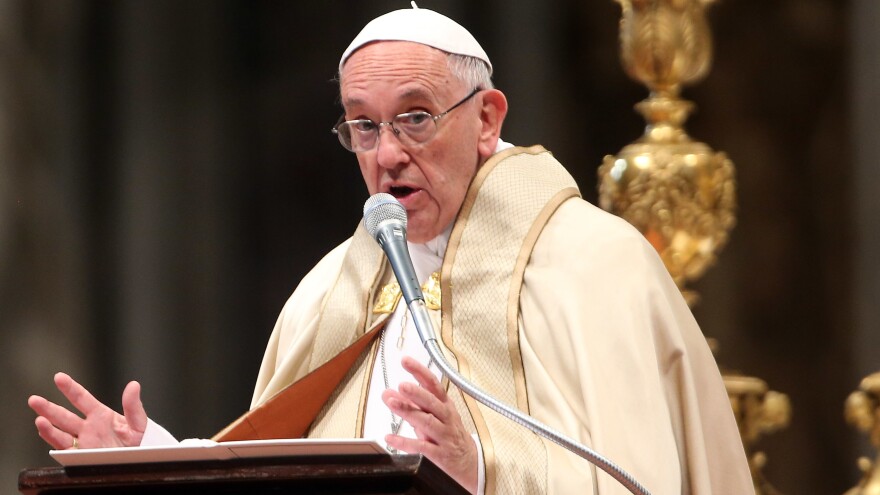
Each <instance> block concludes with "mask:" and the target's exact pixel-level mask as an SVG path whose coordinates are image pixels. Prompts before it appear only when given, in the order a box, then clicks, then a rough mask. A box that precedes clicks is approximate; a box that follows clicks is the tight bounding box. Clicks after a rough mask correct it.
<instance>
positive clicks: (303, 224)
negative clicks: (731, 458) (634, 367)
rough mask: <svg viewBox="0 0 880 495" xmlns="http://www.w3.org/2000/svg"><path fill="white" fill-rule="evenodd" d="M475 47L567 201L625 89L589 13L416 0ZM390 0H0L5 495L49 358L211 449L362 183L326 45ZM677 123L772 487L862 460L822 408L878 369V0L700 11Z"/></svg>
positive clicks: (728, 3) (598, 10) (714, 313)
mask: <svg viewBox="0 0 880 495" xmlns="http://www.w3.org/2000/svg"><path fill="white" fill-rule="evenodd" d="M419 3H420V6H421V7H424V8H431V9H434V10H437V11H439V12H442V13H444V14H447V15H449V16H450V17H452V18H454V19H456V20H458V21H459V22H460V23H462V24H463V25H464V26H466V27H468V28H469V29H470V30H471V31H472V32H473V33H474V34H475V35H476V37H477V38H478V39H479V40H481V42H482V43H483V46H484V48H485V49H486V51H487V52H488V53H489V55H490V57H491V58H492V60H493V63H494V64H495V67H496V72H495V80H496V84H497V86H498V87H499V88H501V89H502V90H503V91H505V92H506V94H507V95H508V98H509V100H510V107H511V111H510V114H509V116H508V120H507V123H506V125H505V131H504V133H503V137H504V138H505V139H506V140H507V141H511V142H513V143H516V144H521V145H531V144H537V143H540V144H543V145H545V146H546V147H547V148H549V149H551V150H552V151H553V152H554V153H555V155H556V156H557V157H558V158H559V159H560V160H561V161H562V162H563V163H564V164H565V165H566V166H567V167H568V169H569V171H570V172H571V173H572V174H573V175H574V176H575V178H576V179H577V180H578V182H579V184H580V186H581V189H582V191H583V193H584V195H585V197H587V198H588V199H590V200H591V201H595V199H596V169H597V167H598V165H599V164H600V163H601V161H602V158H603V156H604V155H606V154H609V153H616V152H617V151H619V150H620V148H622V147H623V146H625V145H626V144H627V143H629V142H631V141H632V140H634V139H636V138H637V137H638V136H639V135H640V133H641V131H642V128H643V125H644V123H643V121H642V119H641V117H639V116H638V115H637V114H636V113H635V112H634V111H633V110H632V106H633V104H635V103H636V102H637V101H639V100H641V99H642V98H644V97H645V96H646V90H645V89H644V88H642V87H641V86H640V85H639V84H637V83H635V82H632V81H630V80H629V79H628V78H627V77H626V75H625V74H624V72H623V69H622V68H621V66H620V63H619V56H618V30H617V28H618V20H619V16H620V7H619V5H617V4H615V3H614V2H613V1H612V0H541V1H538V0H504V1H502V0H467V1H465V0H421V2H419ZM407 7H409V2H407V1H403V0H394V1H389V0H383V1H378V0H377V1H361V2H352V1H350V0H331V1H322V2H299V1H297V2H294V1H250V0H237V1H236V0H216V1H215V0H201V1H200V0H152V1H149V2H147V1H134V0H112V1H111V0H76V1H74V0H0V376H2V380H0V418H2V421H3V424H4V426H5V431H4V434H3V441H2V442H0V486H2V487H3V488H0V490H2V491H4V492H7V493H11V492H13V491H14V490H15V488H14V486H15V483H16V477H17V473H18V471H19V470H20V469H22V468H25V467H31V466H40V465H52V464H54V461H53V460H52V459H51V458H50V457H49V456H48V454H47V450H48V448H47V446H46V445H45V444H43V443H42V442H41V441H40V440H39V438H38V437H37V435H36V431H35V428H34V427H33V414H32V412H31V411H30V410H29V409H28V408H27V406H26V399H27V396H28V395H29V394H31V393H41V394H47V395H48V396H49V397H51V398H53V399H56V400H59V401H60V400H62V399H61V398H60V396H59V394H58V393H57V392H55V391H54V388H53V384H52V375H53V373H54V372H56V371H59V370H64V371H68V372H70V373H71V374H72V375H73V376H74V377H76V378H77V379H79V380H80V381H81V382H82V383H83V384H85V385H86V386H87V387H88V388H90V389H91V390H92V391H94V392H95V394H96V395H97V396H98V397H99V398H101V399H102V400H104V401H106V402H107V403H108V404H110V405H112V406H113V407H115V408H119V397H120V393H121V390H122V388H123V386H124V384H125V383H126V382H127V381H128V380H131V379H138V380H140V381H141V383H142V384H143V388H144V401H145V403H146V405H147V408H148V412H149V413H150V415H151V417H153V418H154V419H156V420H157V421H158V422H159V423H161V424H163V425H165V426H167V427H168V428H169V429H170V430H171V431H173V432H175V433H176V434H177V435H178V436H179V437H181V438H183V437H207V436H210V435H211V434H213V433H214V432H216V431H217V430H219V429H220V428H221V427H222V426H224V425H225V424H226V423H228V422H229V421H231V420H232V419H234V418H235V417H236V416H238V415H239V414H240V413H241V412H243V411H244V410H245V409H246V408H247V407H248V404H249V402H250V396H251V390H252V385H253V383H254V381H255V378H256V373H257V369H258V367H259V364H260V360H261V356H262V351H263V348H264V345H265V343H266V340H267V338H268V336H269V333H270V331H271V329H272V326H273V324H274V321H275V317H276V315H277V313H278V311H279V310H280V308H281V306H282V305H283V303H284V301H285V300H286V299H287V297H288V296H289V294H290V293H291V291H292V290H293V289H294V287H295V286H296V284H297V282H298V281H299V279H300V278H301V277H302V276H303V275H304V274H305V272H306V271H307V270H308V269H309V268H310V267H311V266H312V265H313V264H314V263H315V262H316V261H317V260H319V259H320V257H321V256H322V254H323V253H325V252H326V251H328V250H329V249H330V248H331V247H333V246H335V245H336V244H338V243H339V242H341V241H342V240H344V239H345V238H346V237H347V236H348V235H349V234H350V233H351V232H352V231H353V229H354V227H355V226H356V224H357V222H358V221H359V219H360V208H361V206H362V204H363V201H364V200H365V199H366V196H367V193H366V189H365V187H364V186H363V185H362V182H361V179H360V175H359V172H358V169H357V167H356V162H355V159H354V157H353V156H352V155H351V154H350V153H348V152H347V151H345V150H343V149H342V148H341V147H340V146H339V145H338V143H337V142H336V140H335V138H334V136H332V135H331V134H330V132H329V129H330V127H331V126H332V124H333V123H334V122H335V120H336V119H337V117H338V115H339V114H340V113H341V108H340V106H339V104H338V99H337V88H336V86H335V83H334V77H335V71H336V67H337V64H338V57H339V55H340V54H341V53H342V51H343V49H344V48H345V47H346V46H347V45H348V43H349V41H350V40H351V39H352V38H353V37H354V35H355V34H356V33H357V31H358V30H359V29H360V28H361V27H362V26H363V25H364V24H365V23H366V22H367V21H369V20H370V19H372V18H373V17H376V16H377V15H379V14H382V13H385V12H387V11H390V10H393V9H395V8H407ZM709 18H710V23H711V26H712V28H713V31H714V37H715V53H716V57H715V63H714V68H713V70H712V72H711V73H710V75H709V76H708V78H707V79H706V80H705V81H703V82H702V83H700V84H698V85H696V86H694V87H692V88H688V89H687V90H686V91H685V96H686V97H687V98H689V99H691V100H693V101H695V102H696V103H697V105H698V107H699V110H698V112H697V113H696V114H695V115H694V116H693V117H692V118H691V119H690V121H689V122H688V129H689V131H690V133H691V135H693V136H694V137H695V138H698V139H700V140H702V141H704V142H706V143H708V144H709V145H711V146H713V147H714V148H715V149H717V150H723V151H725V152H727V153H728V154H729V155H730V156H731V158H732V159H733V160H734V162H735V163H736V165H737V169H738V171H737V173H738V181H739V191H738V192H739V203H740V207H739V212H738V225H737V227H736V228H735V230H734V231H733V233H732V237H731V242H730V244H729V245H728V246H727V248H726V249H725V251H724V252H723V253H722V254H721V256H720V261H719V263H718V265H717V266H715V267H714V268H713V269H711V270H710V271H709V272H708V274H707V275H706V276H705V277H704V279H703V280H701V281H700V282H699V283H698V284H696V289H697V290H698V291H699V292H700V293H701V295H702V302H701V303H700V305H699V306H698V307H696V308H695V313H696V315H697V319H698V320H699V321H700V323H701V326H702V327H703V329H704V332H705V333H706V334H707V335H709V336H711V337H715V338H717V339H718V340H719V341H720V343H721V349H720V352H719V354H718V357H719V361H720V363H721V364H722V365H723V366H725V367H727V368H732V369H738V370H741V371H743V372H745V373H747V374H750V375H754V376H757V377H760V378H762V379H764V380H766V381H767V382H768V383H769V385H770V386H771V388H773V389H775V390H778V391H781V392H784V393H786V394H788V395H789V397H790V398H791V401H792V404H793V408H794V416H793V421H792V424H791V426H789V428H787V429H786V430H784V431H781V432H779V433H776V434H774V435H772V436H769V437H767V438H766V439H765V441H764V442H763V444H762V448H763V449H764V450H765V451H766V452H767V453H768V455H769V459H770V461H769V465H768V466H767V468H766V474H767V476H768V478H769V479H770V480H771V481H772V482H773V483H774V484H775V485H776V486H777V487H778V488H779V489H781V490H782V491H783V492H785V493H789V494H812V493H816V494H825V493H842V492H843V491H844V490H846V489H847V488H848V487H850V486H853V485H854V484H855V483H856V481H857V479H858V471H857V469H856V463H855V461H856V458H857V457H858V456H859V455H866V454H870V453H871V449H870V448H869V446H868V444H867V442H865V441H863V440H860V435H859V434H857V433H856V432H855V431H854V430H853V429H852V428H851V427H849V426H847V425H846V424H845V422H844V419H843V404H844V400H845V398H846V396H847V394H848V393H849V392H851V391H852V390H855V388H856V387H857V386H858V382H859V380H860V379H861V377H862V376H864V375H866V374H868V373H869V372H873V371H877V370H880V353H878V350H880V342H878V341H880V332H878V330H880V304H878V302H877V295H878V294H880V261H878V259H877V255H878V254H880V225H878V222H877V221H876V220H875V218H874V216H875V215H876V214H877V213H878V212H880V187H878V186H880V171H878V165H877V163H876V157H877V156H878V155H880V132H878V131H880V125H878V122H877V117H876V116H877V115H878V113H880V96H878V94H880V82H878V81H880V55H878V54H880V32H878V30H877V29H876V26H877V25H878V24H880V2H877V1H876V0H849V1H843V0H720V1H718V2H716V3H715V4H714V5H712V6H711V7H710V9H709Z"/></svg>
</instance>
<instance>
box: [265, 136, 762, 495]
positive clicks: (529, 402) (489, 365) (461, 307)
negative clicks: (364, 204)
mask: <svg viewBox="0 0 880 495" xmlns="http://www.w3.org/2000/svg"><path fill="white" fill-rule="evenodd" d="M573 187H574V181H573V180H571V178H570V176H568V174H566V173H565V172H564V170H563V169H562V167H561V166H560V165H559V164H558V163H557V162H556V161H555V160H554V159H553V158H552V156H551V155H550V154H549V153H548V152H546V151H545V150H543V149H541V148H540V147H534V148H528V149H524V148H515V149H512V150H507V151H504V152H502V153H498V154H496V155H495V156H493V157H492V158H491V159H490V160H489V161H488V162H487V163H486V164H485V165H484V167H483V169H481V170H480V171H479V173H478V176H477V178H475V180H474V183H473V184H472V186H471V190H470V191H469V192H468V196H467V198H466V200H465V205H464V206H463V207H462V211H461V212H460V214H459V218H458V219H457V220H456V224H455V226H454V227H453V231H452V234H451V236H450V241H449V248H448V250H447V252H446V256H445V257H444V260H443V269H442V272H441V286H442V292H443V294H442V318H441V321H436V322H435V323H436V324H437V325H438V326H437V328H440V329H442V332H441V333H442V340H443V342H442V344H443V345H444V346H445V349H444V350H445V351H446V353H447V355H449V356H450V358H453V364H456V365H457V366H458V368H459V370H460V371H461V372H462V373H464V374H465V375H466V376H469V377H470V378H471V379H472V381H474V382H476V383H477V384H478V385H479V386H481V387H484V388H487V389H488V390H489V391H490V392H491V393H493V394H495V395H497V396H499V397H500V398H501V399H502V400H504V401H506V402H508V403H510V404H515V405H516V406H517V407H519V408H520V409H523V410H525V411H527V412H528V413H530V414H531V415H532V416H534V417H535V418H536V419H538V420H539V421H542V422H544V423H546V424H548V425H549V426H551V427H552V428H554V429H557V430H559V431H562V432H564V433H566V434H567V435H569V436H571V437H574V438H576V439H577V440H578V441H580V442H582V443H585V444H587V445H589V446H591V447H592V448H594V449H596V450H597V451H598V452H600V453H602V454H603V455H605V456H607V457H608V458H610V459H611V460H613V461H614V462H616V463H618V464H620V465H621V466H622V467H623V468H624V469H625V470H627V471H628V472H629V473H631V474H632V475H634V476H635V477H636V478H637V479H638V480H639V481H640V482H641V483H642V484H644V485H645V486H646V487H647V488H648V489H649V490H650V491H651V492H652V493H654V494H658V495H665V494H679V493H694V494H709V493H715V494H728V493H729V494H736V495H740V494H748V493H753V489H752V485H751V479H750V477H749V472H748V467H747V464H746V460H745V455H744V453H743V449H742V445H741V443H740V440H739V434H738V432H737V429H736V424H735V422H734V419H733V415H732V412H731V409H730V405H729V402H728V399H727V396H726V392H725V390H724V387H723V385H722V383H721V378H720V375H719V373H718V370H717V367H716V365H715V362H714V359H713V358H712V356H711V353H710V352H709V350H708V347H707V346H706V342H705V339H704V338H703V335H702V333H701V332H700V330H699V328H698V327H697V325H696V322H695V321H694V320H693V317H692V315H691V313H690V311H689V310H688V308H687V306H686V305H685V304H684V301H683V300H682V299H681V296H680V294H679V292H678V289H677V288H676V287H675V284H674V283H673V282H672V280H671V279H670V278H669V275H668V273H667V272H666V269H665V267H664V266H663V264H662V263H661V262H660V260H659V257H658V256H657V254H656V252H655V251H654V250H653V248H651V246H650V245H649V244H648V243H647V242H646V241H645V240H644V238H643V237H642V236H641V235H640V234H639V233H638V232H637V231H636V230H635V229H633V228H632V227H631V226H630V225H629V224H627V223H626V222H625V221H623V220H621V219H619V218H617V217H615V216H612V215H610V214H607V213H605V212H603V211H601V210H599V209H598V208H595V207H594V206H592V205H590V204H589V203H586V202H585V201H583V200H581V199H580V198H579V197H576V190H574V189H573ZM507 230H510V231H515V232H519V233H521V234H522V235H523V237H522V238H521V239H520V241H519V244H516V243H514V242H509V238H508V236H507V232H506V231H507ZM385 265H386V263H385V262H384V257H383V255H382V253H381V250H379V248H378V246H377V245H376V244H375V242H374V241H373V240H372V239H371V238H370V237H369V235H368V234H366V233H365V232H363V229H362V228H358V230H357V232H356V233H355V235H354V236H353V238H352V239H350V240H349V241H346V242H345V243H343V244H342V245H340V246H339V247H337V248H336V249H334V250H333V251H332V252H330V253H329V254H328V255H327V256H326V257H325V258H324V259H323V260H322V261H321V262H320V263H319V264H318V265H317V266H316V267H315V268H314V269H313V270H312V271H311V272H310V273H309V274H308V275H307V276H306V277H305V278H304V279H303V281H302V282H301V283H300V285H299V287H298V288H297V290H296V291H295V292H294V294H293V295H292V296H291V298H290V300H289V301H288V303H287V304H286V305H285V307H284V309H283V311H282V312H281V315H280V316H279V319H278V323H277V324H276V327H275V330H274V331H273V334H272V337H271V339H270V342H269V345H268V348H267V351H266V355H265V357H264V361H263V365H262V368H261V371H260V375H259V378H258V381H257V387H256V390H255V393H254V401H253V405H256V404H259V403H260V402H261V401H263V400H265V399H266V398H268V397H270V396H271V395H273V394H274V393H276V392H277V391H278V390H280V389H281V388H283V387H284V386H286V385H287V384H289V383H291V382H292V381H294V380H296V379H298V378H299V377H301V376H302V375H304V374H305V373H307V372H308V371H310V370H311V369H314V368H315V367H317V366H319V365H320V364H321V363H323V362H324V361H326V359H329V357H331V356H332V355H333V352H334V350H338V349H341V348H342V347H344V346H345V345H347V344H348V343H349V342H350V341H352V340H353V339H354V338H356V337H357V336H358V335H361V334H363V332H364V331H365V330H366V329H368V328H370V327H372V326H374V325H381V324H384V322H385V320H386V319H387V315H378V316H376V315H373V314H372V312H371V310H372V303H373V301H375V298H376V294H377V292H378V291H379V290H380V289H381V287H383V286H384V285H385V284H387V283H388V282H389V281H390V279H391V274H390V270H387V269H386V266H385ZM496 282H497V283H496ZM492 287H494V289H493V288H492ZM492 291H495V293H494V294H492V293H490V292H492ZM487 301H493V302H492V303H491V304H488V303H487ZM389 335H396V334H395V333H391V334H389ZM395 340H396V338H392V339H390V340H389V341H388V342H386V344H394V342H395ZM375 357H376V348H375V346H374V348H373V349H372V351H371V352H369V353H367V354H366V355H365V356H363V357H362V359H361V361H360V362H359V363H358V364H357V365H356V366H355V367H354V368H353V369H352V371H351V372H350V373H349V376H348V377H347V378H346V379H345V380H344V381H343V384H342V385H340V387H339V388H338V389H337V391H336V392H334V395H333V396H332V397H331V399H330V401H329V402H328V405H327V406H325V408H324V410H323V411H322V413H321V414H320V415H319V418H318V420H316V422H315V424H314V425H313V428H312V431H311V432H310V435H311V436H337V437H357V436H361V433H362V432H363V427H364V425H363V418H364V410H363V406H364V402H365V397H366V393H367V389H368V383H369V378H370V376H369V375H370V373H369V370H372V369H373V360H374V359H375ZM450 396H451V397H454V398H457V400H458V402H459V403H458V404H457V405H458V409H459V412H460V413H461V415H462V419H463V422H464V423H465V425H466V428H469V429H471V430H472V431H476V432H478V434H479V438H480V442H481V445H482V448H483V456H484V459H485V463H486V493H487V494H495V493H498V494H502V493H503V494H507V493H523V494H531V493H557V494H568V493H600V494H602V495H608V494H623V493H627V492H626V490H625V489H624V488H622V487H621V486H619V485H618V484H617V483H616V482H615V481H614V480H613V479H611V478H610V477H609V476H607V475H605V474H604V473H602V472H599V473H596V472H595V469H594V468H592V466H590V465H589V463H587V462H586V461H584V460H583V459H581V458H579V457H577V456H575V455H574V454H571V453H569V452H567V451H565V450H564V449H562V448H561V447H558V446H556V445H555V444H553V443H550V442H546V441H544V440H542V439H540V438H538V437H536V436H535V435H533V434H531V433H529V432H528V431H526V430H525V429H522V428H520V427H519V426H515V425H512V424H511V423H509V422H507V420H504V419H502V418H500V416H498V415H497V414H495V413H494V412H491V411H488V410H485V409H484V408H483V407H482V406H478V405H476V404H475V403H473V401H472V400H470V399H469V398H467V399H464V400H462V398H461V394H460V393H457V391H455V390H454V388H453V389H451V390H450ZM386 412H387V410H386ZM389 419H390V416H389Z"/></svg>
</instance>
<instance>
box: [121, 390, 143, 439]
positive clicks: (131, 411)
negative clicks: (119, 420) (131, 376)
mask: <svg viewBox="0 0 880 495" xmlns="http://www.w3.org/2000/svg"><path fill="white" fill-rule="evenodd" d="M122 414H123V415H125V421H126V422H127V423H128V426H129V428H131V429H132V430H133V431H135V432H138V433H143V432H144V430H146V429H147V411H146V410H145V409H144V404H143V402H141V384H140V383H138V382H129V383H128V385H126V386H125V390H123V391H122Z"/></svg>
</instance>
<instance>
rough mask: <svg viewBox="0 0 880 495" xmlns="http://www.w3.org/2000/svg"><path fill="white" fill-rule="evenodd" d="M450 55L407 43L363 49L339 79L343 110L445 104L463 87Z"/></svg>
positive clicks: (378, 43) (349, 61) (375, 44)
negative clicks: (379, 101) (386, 102)
mask: <svg viewBox="0 0 880 495" xmlns="http://www.w3.org/2000/svg"><path fill="white" fill-rule="evenodd" d="M447 57H448V55H447V54H446V53H443V52H442V51H440V50H437V49H435V48H431V47H428V46H425V45H421V44H418V43H411V42H406V41H378V42H374V43H370V44H369V45H366V46H364V47H361V49H359V50H358V51H357V52H356V53H354V54H353V55H352V56H351V57H350V58H349V59H348V60H347V61H346V63H345V65H344V66H343V68H342V73H341V74H340V78H339V89H340V96H341V98H342V105H343V107H345V108H347V109H350V108H351V107H353V106H357V105H359V104H363V103H365V102H366V101H369V100H371V99H373V97H375V96H376V95H377V92H378V93H379V94H381V95H382V98H394V99H397V100H399V101H408V100H413V99H420V98H422V99H428V100H442V99H445V98H446V97H447V96H448V93H449V92H450V91H452V92H457V91H458V90H459V89H460V88H459V86H461V85H463V84H464V83H463V82H462V81H460V80H459V79H458V78H456V77H455V76H454V75H453V73H452V72H451V71H450V68H449V65H448V62H447Z"/></svg>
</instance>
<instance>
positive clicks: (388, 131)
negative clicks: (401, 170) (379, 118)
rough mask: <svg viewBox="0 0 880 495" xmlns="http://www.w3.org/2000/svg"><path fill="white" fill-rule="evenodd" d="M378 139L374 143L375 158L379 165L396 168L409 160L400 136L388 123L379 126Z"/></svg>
mask: <svg viewBox="0 0 880 495" xmlns="http://www.w3.org/2000/svg"><path fill="white" fill-rule="evenodd" d="M377 139H378V140H379V142H378V143H376V160H377V161H378V163H379V166H380V167H383V168H388V169H392V168H396V167H398V166H399V165H400V164H402V163H406V162H407V161H409V155H408V154H407V152H406V150H405V149H404V147H403V143H401V142H400V137H399V136H398V135H397V133H396V132H395V131H394V129H393V128H392V127H391V126H390V125H384V126H382V127H380V128H379V137H378V138H377Z"/></svg>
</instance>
